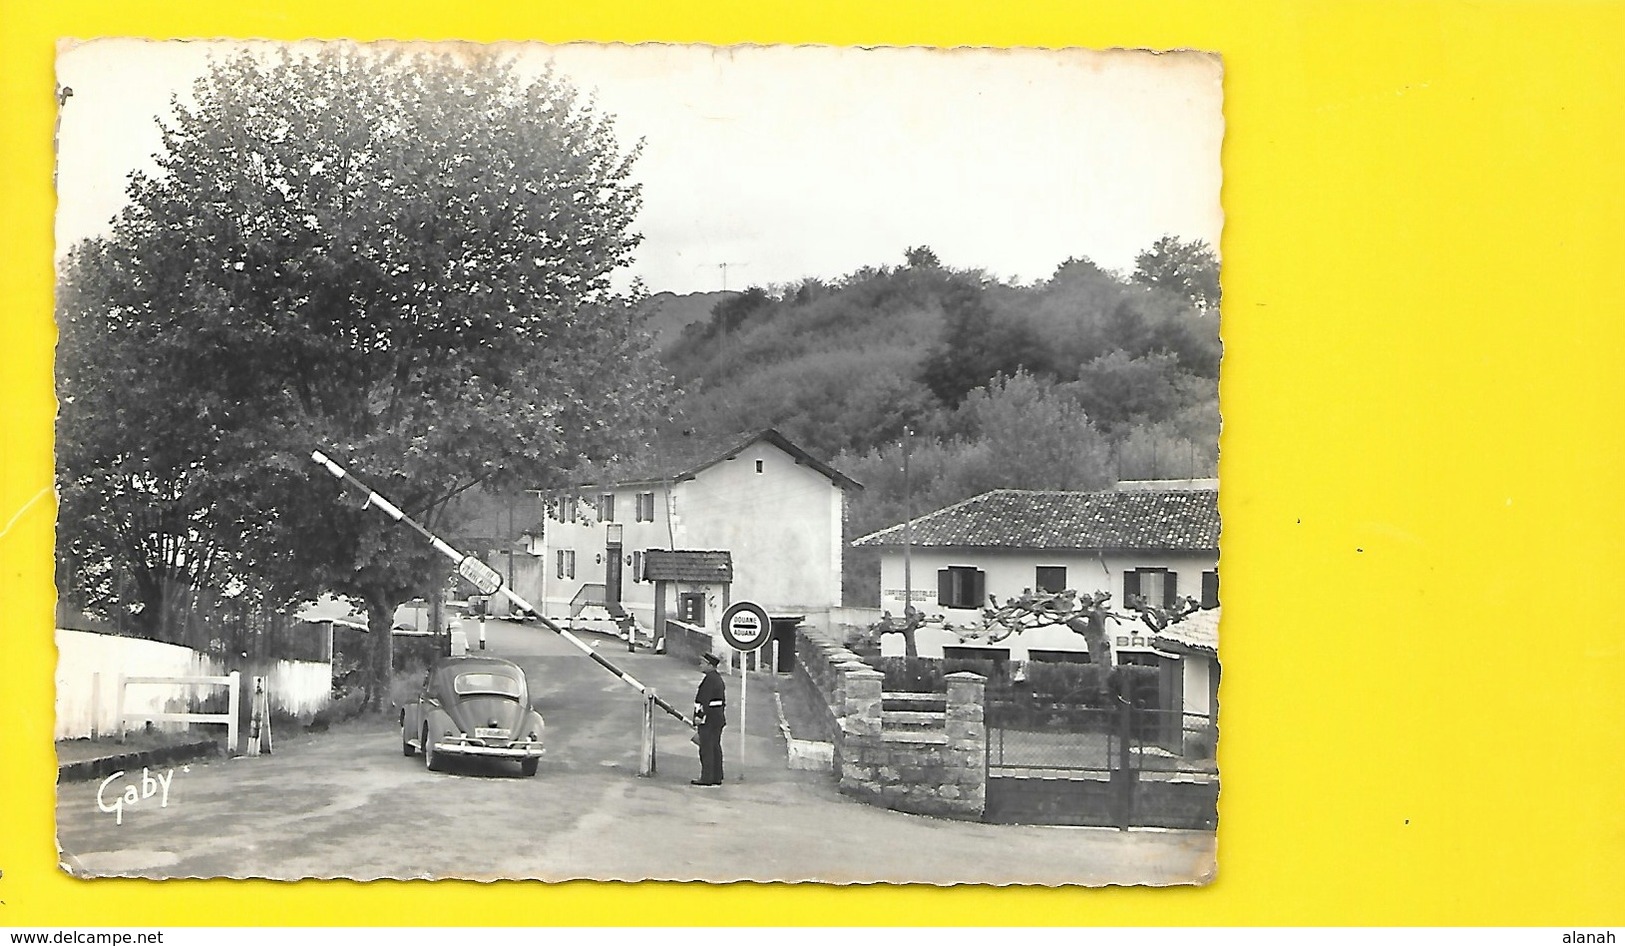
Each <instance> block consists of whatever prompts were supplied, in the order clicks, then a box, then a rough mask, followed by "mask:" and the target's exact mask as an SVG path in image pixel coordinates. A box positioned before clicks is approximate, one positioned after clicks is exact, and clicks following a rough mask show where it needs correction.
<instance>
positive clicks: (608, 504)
mask: <svg viewBox="0 0 1625 946" xmlns="http://www.w3.org/2000/svg"><path fill="white" fill-rule="evenodd" d="M598 521H599V522H614V521H615V494H614V493H602V494H600V495H599V497H598Z"/></svg>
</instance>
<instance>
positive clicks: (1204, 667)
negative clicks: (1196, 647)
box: [1182, 654, 1214, 716]
mask: <svg viewBox="0 0 1625 946" xmlns="http://www.w3.org/2000/svg"><path fill="white" fill-rule="evenodd" d="M1182 663H1183V664H1184V670H1185V712H1187V713H1192V714H1195V715H1200V716H1208V715H1211V714H1212V712H1213V709H1214V707H1213V703H1212V700H1211V695H1210V694H1209V693H1208V688H1209V686H1210V685H1211V683H1210V679H1209V675H1210V674H1212V672H1213V661H1212V660H1210V659H1208V658H1206V657H1198V656H1195V655H1193V654H1186V655H1185V656H1184V659H1183V661H1182Z"/></svg>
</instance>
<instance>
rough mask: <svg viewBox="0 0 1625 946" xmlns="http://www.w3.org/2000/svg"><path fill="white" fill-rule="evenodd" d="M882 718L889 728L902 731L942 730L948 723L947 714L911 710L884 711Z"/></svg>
mask: <svg viewBox="0 0 1625 946" xmlns="http://www.w3.org/2000/svg"><path fill="white" fill-rule="evenodd" d="M880 717H881V719H882V720H884V721H885V723H886V726H887V728H891V727H893V726H895V727H898V728H900V729H909V728H921V727H935V728H937V729H941V728H942V727H943V726H944V725H946V724H947V722H948V714H947V713H931V712H916V711H910V710H884V711H883V712H881V714H880Z"/></svg>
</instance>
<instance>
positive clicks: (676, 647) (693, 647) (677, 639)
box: [666, 618, 713, 663]
mask: <svg viewBox="0 0 1625 946" xmlns="http://www.w3.org/2000/svg"><path fill="white" fill-rule="evenodd" d="M712 646H713V645H712V642H711V635H710V634H707V633H705V632H704V631H702V630H699V629H698V628H695V627H693V626H691V625H687V624H684V623H682V622H681V621H674V620H672V619H670V618H667V619H666V653H668V654H670V655H671V656H673V657H681V658H682V659H684V660H688V661H691V662H693V663H699V660H700V655H701V654H709V653H711V652H712Z"/></svg>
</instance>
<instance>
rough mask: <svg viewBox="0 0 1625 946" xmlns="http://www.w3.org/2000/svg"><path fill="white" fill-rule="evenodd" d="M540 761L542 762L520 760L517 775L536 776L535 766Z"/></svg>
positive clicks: (537, 760)
mask: <svg viewBox="0 0 1625 946" xmlns="http://www.w3.org/2000/svg"><path fill="white" fill-rule="evenodd" d="M541 761H542V760H541V759H520V760H519V774H521V775H535V774H536V766H537V764H538V763H540V762H541Z"/></svg>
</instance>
